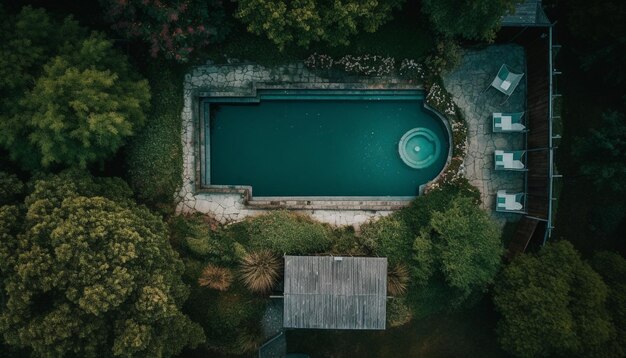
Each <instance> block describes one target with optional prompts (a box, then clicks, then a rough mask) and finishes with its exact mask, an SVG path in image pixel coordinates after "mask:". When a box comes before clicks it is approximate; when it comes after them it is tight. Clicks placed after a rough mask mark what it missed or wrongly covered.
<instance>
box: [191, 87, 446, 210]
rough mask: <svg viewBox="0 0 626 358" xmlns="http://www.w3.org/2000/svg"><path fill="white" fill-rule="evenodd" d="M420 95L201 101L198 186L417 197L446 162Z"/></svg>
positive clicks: (339, 93)
mask: <svg viewBox="0 0 626 358" xmlns="http://www.w3.org/2000/svg"><path fill="white" fill-rule="evenodd" d="M423 102H424V93H423V91H420V90H359V91H352V90H276V89H273V90H258V92H257V96H256V97H230V98H220V97H210V98H204V99H203V100H202V101H201V106H202V107H201V108H202V112H201V114H202V115H203V116H204V118H203V121H202V123H203V126H204V130H203V131H202V133H203V136H204V138H203V140H204V146H203V148H204V153H203V154H204V155H203V157H204V159H203V161H202V164H203V166H202V174H203V175H202V176H203V185H205V186H218V185H229V186H251V187H252V192H253V193H254V197H255V198H256V197H348V198H350V197H353V198H362V197H394V198H410V197H414V196H416V195H418V189H419V187H420V186H421V185H423V184H425V183H427V182H429V181H430V180H432V179H434V178H435V177H436V176H437V175H438V174H439V173H440V172H441V170H442V169H443V167H444V165H445V163H446V161H447V159H448V155H449V150H450V143H449V141H450V139H449V134H448V130H447V129H446V125H445V124H444V122H443V120H442V119H441V118H440V117H439V116H437V115H436V114H435V113H433V112H431V111H430V110H428V109H426V108H425V107H424V105H423Z"/></svg>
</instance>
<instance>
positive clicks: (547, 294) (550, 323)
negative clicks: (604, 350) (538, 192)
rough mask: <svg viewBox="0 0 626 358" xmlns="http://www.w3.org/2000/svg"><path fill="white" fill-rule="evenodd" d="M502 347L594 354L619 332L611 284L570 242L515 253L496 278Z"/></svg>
mask: <svg viewBox="0 0 626 358" xmlns="http://www.w3.org/2000/svg"><path fill="white" fill-rule="evenodd" d="M494 291H495V292H494V298H493V300H494V303H495V305H496V308H497V310H498V311H499V312H500V314H501V315H502V319H501V320H500V322H499V323H498V328H497V333H498V338H499V340H500V344H501V345H502V347H503V348H504V349H505V350H507V351H509V352H510V353H512V354H514V355H516V356H519V357H541V356H545V357H548V356H580V357H590V356H593V354H592V353H593V352H594V351H596V350H597V349H598V348H600V347H601V346H602V345H604V344H606V343H607V342H608V341H609V340H610V339H611V337H612V336H613V335H614V333H615V330H614V327H613V325H612V323H611V320H610V317H609V315H608V313H607V311H606V308H605V304H606V299H607V294H608V290H607V286H606V284H605V283H604V282H603V281H602V278H601V277H600V275H598V274H597V273H596V272H595V271H594V270H593V269H592V268H591V267H590V266H589V264H587V263H585V262H584V261H582V259H581V258H580V255H579V254H578V252H577V251H576V250H575V249H574V247H573V246H572V245H571V244H570V243H569V242H567V241H560V242H557V243H552V244H549V245H546V246H544V247H543V248H542V249H541V251H540V252H539V253H538V254H525V255H521V256H519V257H517V258H516V259H515V260H514V261H513V262H512V263H511V264H510V265H509V266H508V267H507V268H506V269H504V271H503V273H502V275H501V277H499V279H498V280H497V282H496V285H495V290H494Z"/></svg>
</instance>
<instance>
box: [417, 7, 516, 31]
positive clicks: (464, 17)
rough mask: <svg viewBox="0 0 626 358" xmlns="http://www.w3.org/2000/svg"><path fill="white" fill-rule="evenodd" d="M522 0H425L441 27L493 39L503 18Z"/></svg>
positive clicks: (433, 20) (423, 8)
mask: <svg viewBox="0 0 626 358" xmlns="http://www.w3.org/2000/svg"><path fill="white" fill-rule="evenodd" d="M520 2H521V0H461V1H459V0H423V1H422V10H423V11H424V13H426V14H428V16H429V18H430V21H431V22H432V24H433V26H434V27H435V29H436V30H437V31H439V32H440V33H442V34H443V35H446V36H449V37H453V36H462V37H464V38H466V39H470V40H486V41H491V40H493V39H494V38H495V36H496V32H497V31H498V29H500V18H501V17H502V16H503V15H505V14H506V13H508V12H511V11H513V10H514V9H515V4H516V3H520Z"/></svg>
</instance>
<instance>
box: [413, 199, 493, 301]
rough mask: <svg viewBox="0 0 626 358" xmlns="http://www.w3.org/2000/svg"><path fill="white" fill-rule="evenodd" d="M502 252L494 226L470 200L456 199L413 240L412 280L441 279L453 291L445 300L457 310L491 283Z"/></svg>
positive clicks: (435, 216)
mask: <svg viewBox="0 0 626 358" xmlns="http://www.w3.org/2000/svg"><path fill="white" fill-rule="evenodd" d="M502 253H503V248H502V243H501V242H500V229H499V227H498V225H497V224H496V223H495V222H494V221H493V220H492V219H491V218H490V217H489V214H487V212H485V211H484V210H482V209H480V208H479V207H477V206H476V204H475V203H474V202H473V201H472V200H470V199H469V198H458V199H457V200H455V201H454V202H453V204H452V206H451V207H450V208H449V209H447V210H445V211H436V212H434V213H433V214H432V218H431V220H430V225H429V226H428V227H426V228H424V229H422V231H421V233H420V235H419V236H418V237H417V238H416V240H415V242H414V245H413V254H414V260H415V268H414V280H415V281H416V282H418V283H419V282H428V281H429V280H431V279H432V278H433V277H440V278H443V280H444V281H445V284H446V285H447V286H448V287H449V288H450V289H452V291H453V295H451V296H449V297H447V298H446V299H447V300H450V302H451V304H452V305H453V306H457V307H458V306H460V305H461V303H464V302H465V301H466V300H467V299H468V298H470V297H471V296H472V295H476V294H481V293H483V292H484V291H485V290H486V289H487V287H488V285H490V284H491V283H492V282H493V280H494V278H495V276H496V274H497V273H498V271H499V269H500V257H501V256H502ZM425 289H428V288H425Z"/></svg>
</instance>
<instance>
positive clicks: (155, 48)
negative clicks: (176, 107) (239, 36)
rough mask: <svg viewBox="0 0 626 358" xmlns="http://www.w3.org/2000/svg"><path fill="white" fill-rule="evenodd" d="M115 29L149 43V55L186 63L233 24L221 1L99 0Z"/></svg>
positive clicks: (226, 31)
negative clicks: (161, 55) (192, 55)
mask: <svg viewBox="0 0 626 358" xmlns="http://www.w3.org/2000/svg"><path fill="white" fill-rule="evenodd" d="M100 4H102V6H103V8H104V10H105V17H106V18H107V19H108V20H109V21H110V22H112V23H113V26H112V27H113V29H115V30H117V31H118V32H119V33H120V34H122V35H123V36H124V37H126V38H129V39H141V40H144V41H146V42H148V43H149V44H150V54H151V55H152V57H156V56H157V55H159V54H163V55H164V56H165V57H166V58H169V59H174V60H176V61H178V62H185V61H187V60H188V59H189V56H190V55H191V53H192V52H194V51H195V50H196V49H197V48H200V47H203V46H206V45H208V44H210V43H211V42H217V41H221V40H223V39H224V37H225V35H226V34H227V33H228V32H229V30H230V24H229V23H228V22H227V21H226V20H227V16H226V13H225V12H224V9H223V8H222V1H219V0H177V1H159V0H125V1H119V0H100Z"/></svg>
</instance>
